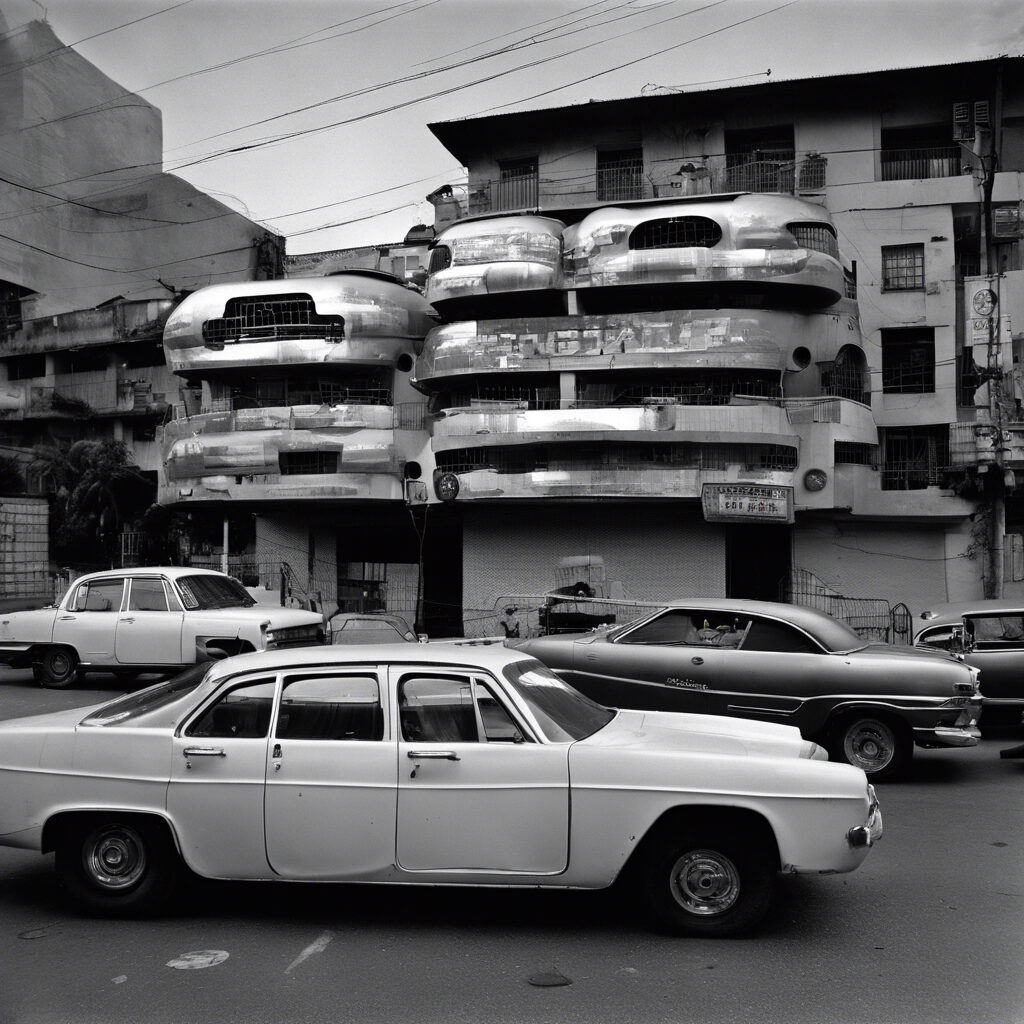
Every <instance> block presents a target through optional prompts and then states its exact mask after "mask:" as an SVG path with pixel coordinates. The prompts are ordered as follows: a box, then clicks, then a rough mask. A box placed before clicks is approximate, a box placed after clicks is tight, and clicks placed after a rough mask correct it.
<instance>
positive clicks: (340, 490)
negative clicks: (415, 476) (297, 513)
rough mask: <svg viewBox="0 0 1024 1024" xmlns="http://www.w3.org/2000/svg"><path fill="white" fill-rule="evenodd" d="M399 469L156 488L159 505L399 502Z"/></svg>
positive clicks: (233, 477)
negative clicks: (229, 502) (270, 502)
mask: <svg viewBox="0 0 1024 1024" xmlns="http://www.w3.org/2000/svg"><path fill="white" fill-rule="evenodd" d="M404 497H405V495H404V490H403V481H402V479H401V473H400V470H399V471H396V472H395V473H394V474H384V473H380V472H359V471H356V470H346V471H344V472H338V473H318V474H315V475H308V476H303V475H285V474H282V473H264V474H248V475H247V474H235V473H230V474H229V473H222V474H215V475H210V476H205V477H201V478H194V479H193V478H189V479H181V480H171V479H168V478H166V477H162V478H161V480H160V484H159V486H158V488H157V500H158V501H159V502H160V503H161V504H177V503H193V502H208V501H225V500H240V501H258V502H268V501H319V502H323V501H356V500H360V501H362V500H371V501H402V500H404Z"/></svg>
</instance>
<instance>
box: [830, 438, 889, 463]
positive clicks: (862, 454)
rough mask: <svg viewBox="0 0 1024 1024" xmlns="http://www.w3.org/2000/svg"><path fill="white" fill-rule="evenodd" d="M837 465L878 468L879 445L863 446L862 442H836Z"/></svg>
mask: <svg viewBox="0 0 1024 1024" xmlns="http://www.w3.org/2000/svg"><path fill="white" fill-rule="evenodd" d="M835 463H836V465H837V466H839V465H846V466H872V467H875V468H877V466H878V445H877V444H863V443H862V442H860V441H836V443H835Z"/></svg>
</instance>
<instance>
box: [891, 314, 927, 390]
mask: <svg viewBox="0 0 1024 1024" xmlns="http://www.w3.org/2000/svg"><path fill="white" fill-rule="evenodd" d="M881 337H882V393H883V394H887V395H917V394H924V393H927V392H932V391H934V390H935V331H934V329H933V328H931V327H927V328H893V329H889V330H883V331H882V332H881Z"/></svg>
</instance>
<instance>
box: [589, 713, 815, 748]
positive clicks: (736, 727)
mask: <svg viewBox="0 0 1024 1024" xmlns="http://www.w3.org/2000/svg"><path fill="white" fill-rule="evenodd" d="M580 743H581V744H586V745H588V746H602V747H632V748H637V749H644V750H661V751H666V752H673V753H690V754H719V755H726V756H729V757H781V758H801V757H802V758H808V757H810V756H811V755H812V753H813V752H814V751H816V750H820V749H821V748H820V747H818V746H817V744H814V743H810V742H809V741H807V740H805V739H804V738H803V737H802V736H801V735H800V730H799V729H797V728H795V727H793V726H791V725H778V724H776V723H774V722H755V721H750V720H748V719H744V718H727V717H725V716H720V715H689V714H683V713H679V712H673V711H620V712H619V713H618V714H617V715H616V716H615V717H614V718H613V719H612V720H611V721H610V722H609V723H608V724H607V725H606V726H605V727H604V728H603V729H601V730H599V731H598V732H596V733H594V735H593V736H590V737H588V738H587V739H585V740H581V741H580ZM818 759H821V760H823V759H824V754H823V753H822V754H820V755H819V758H818Z"/></svg>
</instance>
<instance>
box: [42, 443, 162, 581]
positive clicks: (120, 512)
mask: <svg viewBox="0 0 1024 1024" xmlns="http://www.w3.org/2000/svg"><path fill="white" fill-rule="evenodd" d="M29 468H30V471H31V472H33V473H35V474H36V476H37V478H38V479H39V480H40V482H41V483H42V484H43V485H44V486H45V488H46V489H47V490H48V491H50V492H51V493H52V494H53V509H52V515H51V520H50V523H51V533H52V538H53V541H54V547H55V549H56V554H57V557H58V558H60V559H61V560H65V561H67V560H70V561H72V562H74V561H82V554H83V552H88V553H90V556H91V557H89V558H88V559H86V560H87V561H88V562H89V563H90V564H97V562H98V561H99V560H102V561H103V562H104V563H106V564H110V562H111V561H112V558H113V555H114V553H115V551H114V548H115V544H116V541H117V537H118V534H119V533H120V532H121V529H122V528H123V526H124V525H125V524H126V523H128V522H130V521H132V520H133V519H135V518H137V517H138V516H139V515H141V514H142V512H143V511H144V510H145V509H146V507H147V506H148V505H149V504H150V503H151V502H152V500H153V487H152V484H151V483H150V482H149V481H148V480H147V479H146V478H145V476H143V475H142V471H141V470H140V469H139V467H138V466H137V465H135V463H134V462H133V460H132V455H131V452H130V451H129V450H128V447H127V446H126V445H125V444H124V442H123V441H115V440H104V441H74V442H70V443H69V442H66V441H63V442H58V441H52V442H50V443H48V444H41V445H36V447H35V449H34V450H33V459H32V462H31V463H30V466H29ZM96 555H99V556H100V559H97V558H96V557H95V556H96Z"/></svg>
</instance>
